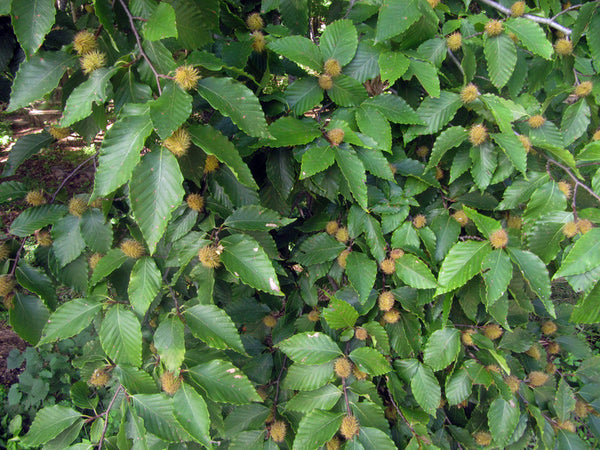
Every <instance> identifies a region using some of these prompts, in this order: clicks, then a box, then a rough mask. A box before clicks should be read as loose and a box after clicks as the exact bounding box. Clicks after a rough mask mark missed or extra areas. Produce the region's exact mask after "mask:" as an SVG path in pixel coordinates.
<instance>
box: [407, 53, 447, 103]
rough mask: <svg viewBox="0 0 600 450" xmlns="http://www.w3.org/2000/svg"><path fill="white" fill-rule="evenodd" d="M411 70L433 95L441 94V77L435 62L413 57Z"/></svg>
mask: <svg viewBox="0 0 600 450" xmlns="http://www.w3.org/2000/svg"><path fill="white" fill-rule="evenodd" d="M409 71H410V72H412V73H413V74H414V75H415V76H416V77H417V79H418V80H419V83H421V85H422V86H423V88H424V89H425V90H426V91H427V93H428V94H429V95H430V96H431V97H439V96H440V79H439V77H438V72H437V68H436V67H435V66H434V65H433V64H431V63H430V62H429V61H420V60H418V59H411V60H410V68H409Z"/></svg>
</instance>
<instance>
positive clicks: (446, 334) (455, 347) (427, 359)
mask: <svg viewBox="0 0 600 450" xmlns="http://www.w3.org/2000/svg"><path fill="white" fill-rule="evenodd" d="M459 352H460V331H458V330H457V329H456V328H442V329H441V330H437V331H434V332H433V334H432V335H431V336H430V337H429V340H428V341H427V344H425V349H424V350H423V362H424V363H425V364H427V365H428V366H429V367H431V368H432V369H433V370H435V371H438V370H442V369H445V368H446V367H448V366H449V365H450V364H452V362H454V360H455V359H456V357H457V356H458V353H459Z"/></svg>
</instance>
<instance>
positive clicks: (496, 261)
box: [481, 249, 513, 307]
mask: <svg viewBox="0 0 600 450" xmlns="http://www.w3.org/2000/svg"><path fill="white" fill-rule="evenodd" d="M481 270H482V276H483V280H484V281H485V286H486V291H487V297H486V299H487V302H486V305H487V306H488V307H489V306H491V305H493V304H494V302H496V300H498V299H499V298H500V297H502V296H503V295H504V293H505V292H506V290H507V289H508V284H509V283H510V280H511V279H512V274H513V267H512V263H511V262H510V258H509V257H508V255H507V254H506V253H505V252H504V251H502V250H501V249H498V250H492V251H491V252H490V253H489V254H488V255H487V256H486V258H485V259H484V260H483V263H482V264H481Z"/></svg>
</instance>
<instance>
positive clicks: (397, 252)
mask: <svg viewBox="0 0 600 450" xmlns="http://www.w3.org/2000/svg"><path fill="white" fill-rule="evenodd" d="M403 256H404V250H402V249H401V248H394V249H392V251H391V252H390V258H392V259H393V260H394V261H395V260H397V259H400V258H402V257H403Z"/></svg>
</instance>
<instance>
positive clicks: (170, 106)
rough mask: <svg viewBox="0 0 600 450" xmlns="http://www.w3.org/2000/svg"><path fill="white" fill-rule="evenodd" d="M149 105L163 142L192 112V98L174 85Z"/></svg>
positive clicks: (167, 87) (169, 85)
mask: <svg viewBox="0 0 600 450" xmlns="http://www.w3.org/2000/svg"><path fill="white" fill-rule="evenodd" d="M160 5H164V3H160V4H159V6H160ZM149 103H150V117H151V118H152V123H153V124H154V128H155V129H156V132H157V134H158V135H159V136H160V138H161V139H163V140H164V139H167V138H168V137H169V136H171V135H172V134H173V132H174V131H175V130H177V128H179V127H180V126H181V124H183V123H184V122H185V121H186V119H187V118H188V117H189V116H190V113H191V112H192V96H191V95H189V94H188V93H187V92H185V91H184V90H183V89H182V88H180V87H179V86H178V85H177V84H176V83H169V84H167V85H166V86H165V87H164V89H163V91H162V94H161V95H160V97H158V98H157V99H156V100H152V101H151V102H149Z"/></svg>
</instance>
